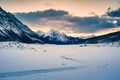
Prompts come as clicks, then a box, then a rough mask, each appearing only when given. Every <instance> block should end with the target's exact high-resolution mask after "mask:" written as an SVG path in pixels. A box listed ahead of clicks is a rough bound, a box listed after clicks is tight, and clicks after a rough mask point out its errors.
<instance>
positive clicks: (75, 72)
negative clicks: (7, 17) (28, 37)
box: [0, 42, 120, 80]
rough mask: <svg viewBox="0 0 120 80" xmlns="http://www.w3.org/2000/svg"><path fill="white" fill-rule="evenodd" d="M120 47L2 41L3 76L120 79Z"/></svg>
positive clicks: (8, 79) (14, 79) (6, 79)
mask: <svg viewBox="0 0 120 80" xmlns="http://www.w3.org/2000/svg"><path fill="white" fill-rule="evenodd" d="M119 51H120V47H118V46H116V45H115V46H112V47H111V45H110V46H109V45H106V44H99V45H98V44H94V45H91V44H87V45H85V44H81V45H48V44H46V45H40V44H23V43H18V42H0V80H120V76H119V75H120V63H119V61H120V52H119Z"/></svg>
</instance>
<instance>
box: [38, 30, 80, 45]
mask: <svg viewBox="0 0 120 80" xmlns="http://www.w3.org/2000/svg"><path fill="white" fill-rule="evenodd" d="M37 33H38V34H39V35H40V36H41V39H42V40H43V41H45V42H46V43H49V44H77V43H80V42H81V41H82V39H80V38H77V37H70V36H67V35H66V34H64V33H60V32H58V31H55V30H53V29H52V30H50V31H49V32H47V33H43V32H41V31H40V32H39V31H38V32H37Z"/></svg>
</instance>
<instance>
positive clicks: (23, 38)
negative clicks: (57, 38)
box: [0, 7, 43, 43]
mask: <svg viewBox="0 0 120 80" xmlns="http://www.w3.org/2000/svg"><path fill="white" fill-rule="evenodd" d="M0 41H19V42H23V43H43V41H42V40H40V38H39V36H38V35H37V34H36V33H35V32H33V31H32V30H31V29H29V28H28V27H27V26H26V25H24V24H23V23H22V22H20V21H19V20H18V19H17V18H16V17H15V16H14V15H13V14H12V13H9V12H6V11H5V10H3V9H2V8H1V7H0Z"/></svg>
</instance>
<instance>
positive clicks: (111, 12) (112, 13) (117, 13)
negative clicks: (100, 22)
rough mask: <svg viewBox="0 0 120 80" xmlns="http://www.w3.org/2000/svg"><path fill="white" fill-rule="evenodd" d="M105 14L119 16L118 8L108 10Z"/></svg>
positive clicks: (119, 10) (119, 9)
mask: <svg viewBox="0 0 120 80" xmlns="http://www.w3.org/2000/svg"><path fill="white" fill-rule="evenodd" d="M106 14H107V15H108V16H110V17H120V8H118V9H116V10H111V11H108V12H107V13H106Z"/></svg>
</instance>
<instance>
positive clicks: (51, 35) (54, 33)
mask: <svg viewBox="0 0 120 80" xmlns="http://www.w3.org/2000/svg"><path fill="white" fill-rule="evenodd" d="M46 37H49V40H53V39H55V40H56V41H62V42H67V41H69V39H68V37H67V36H66V34H64V33H60V32H58V31H55V30H53V29H51V30H50V31H49V32H47V33H46V34H45V35H44V38H46Z"/></svg>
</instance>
